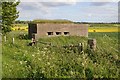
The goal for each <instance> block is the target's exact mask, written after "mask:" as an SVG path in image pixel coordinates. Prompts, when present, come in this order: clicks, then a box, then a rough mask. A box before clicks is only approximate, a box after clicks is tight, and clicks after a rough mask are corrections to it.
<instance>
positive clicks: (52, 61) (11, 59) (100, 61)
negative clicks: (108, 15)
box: [2, 31, 120, 78]
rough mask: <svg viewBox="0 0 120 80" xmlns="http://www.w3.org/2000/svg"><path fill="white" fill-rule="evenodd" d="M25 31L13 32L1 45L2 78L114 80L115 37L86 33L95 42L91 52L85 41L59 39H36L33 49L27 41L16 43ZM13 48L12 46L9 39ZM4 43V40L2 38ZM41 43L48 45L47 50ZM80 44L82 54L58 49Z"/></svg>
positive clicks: (113, 34) (79, 38) (115, 64)
mask: <svg viewBox="0 0 120 80" xmlns="http://www.w3.org/2000/svg"><path fill="white" fill-rule="evenodd" d="M20 34H27V32H26V31H13V32H11V33H9V34H8V35H7V42H6V43H5V42H4V40H3V44H2V58H3V60H2V63H3V64H2V67H3V70H2V71H3V72H2V75H3V78H93V77H94V78H118V75H119V65H120V64H119V60H118V54H119V51H118V33H97V32H94V33H93V32H92V33H89V38H95V39H96V40H97V50H96V51H95V52H93V51H91V50H89V49H87V40H88V38H85V37H78V36H68V37H64V36H60V37H52V38H40V39H39V41H38V44H37V45H35V46H27V44H28V43H29V42H30V40H28V39H19V37H18V36H19V35H20ZM13 36H14V38H15V44H12V37H13ZM3 39H4V38H3ZM41 42H49V43H50V42H51V43H52V45H55V47H53V46H49V47H48V46H47V45H45V44H42V43H41ZM80 42H82V43H84V45H85V46H84V53H82V54H80V53H78V49H77V48H70V47H68V48H63V47H62V45H71V44H73V45H76V44H78V43H80Z"/></svg>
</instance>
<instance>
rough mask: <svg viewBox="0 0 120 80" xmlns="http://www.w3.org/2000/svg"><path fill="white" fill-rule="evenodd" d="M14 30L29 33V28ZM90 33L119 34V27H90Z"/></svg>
mask: <svg viewBox="0 0 120 80" xmlns="http://www.w3.org/2000/svg"><path fill="white" fill-rule="evenodd" d="M12 30H14V31H15V30H16V31H17V30H21V31H28V27H13V28H12ZM88 32H118V27H102V28H101V27H96V28H95V27H89V29H88Z"/></svg>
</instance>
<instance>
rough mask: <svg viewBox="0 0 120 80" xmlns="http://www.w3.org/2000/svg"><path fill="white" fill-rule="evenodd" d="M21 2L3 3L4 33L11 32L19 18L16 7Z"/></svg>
mask: <svg viewBox="0 0 120 80" xmlns="http://www.w3.org/2000/svg"><path fill="white" fill-rule="evenodd" d="M18 4H19V2H2V31H3V33H7V32H10V31H11V27H12V24H13V23H14V21H15V20H16V19H17V18H18V16H19V15H18V13H19V12H18V11H17V9H16V6H17V5H18Z"/></svg>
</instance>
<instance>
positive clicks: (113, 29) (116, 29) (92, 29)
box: [88, 27, 118, 32]
mask: <svg viewBox="0 0 120 80" xmlns="http://www.w3.org/2000/svg"><path fill="white" fill-rule="evenodd" d="M88 32H118V27H105V28H104V27H102V28H89V29H88Z"/></svg>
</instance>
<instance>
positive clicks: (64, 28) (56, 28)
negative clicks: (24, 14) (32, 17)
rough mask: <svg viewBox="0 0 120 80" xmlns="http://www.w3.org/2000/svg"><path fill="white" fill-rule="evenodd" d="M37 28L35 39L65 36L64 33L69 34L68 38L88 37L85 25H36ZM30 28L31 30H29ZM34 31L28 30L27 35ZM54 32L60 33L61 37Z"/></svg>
mask: <svg viewBox="0 0 120 80" xmlns="http://www.w3.org/2000/svg"><path fill="white" fill-rule="evenodd" d="M36 26H37V34H36V35H35V38H37V39H38V38H40V37H48V36H50V37H52V36H61V35H63V36H67V35H65V34H64V32H69V34H68V36H69V35H70V36H85V37H88V25H87V24H51V23H45V24H36ZM31 27H32V28H31ZM34 27H35V24H33V25H32V24H31V25H29V29H33V28H34ZM34 30H35V29H33V30H29V31H30V32H29V35H31V34H32V33H33V31H34ZM47 32H53V35H48V33H47ZM56 32H61V35H56Z"/></svg>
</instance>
